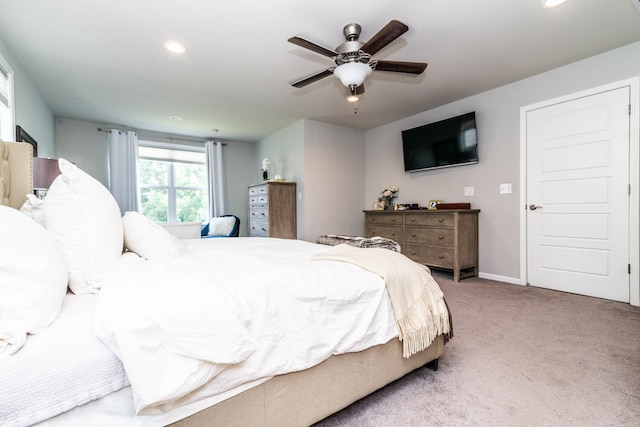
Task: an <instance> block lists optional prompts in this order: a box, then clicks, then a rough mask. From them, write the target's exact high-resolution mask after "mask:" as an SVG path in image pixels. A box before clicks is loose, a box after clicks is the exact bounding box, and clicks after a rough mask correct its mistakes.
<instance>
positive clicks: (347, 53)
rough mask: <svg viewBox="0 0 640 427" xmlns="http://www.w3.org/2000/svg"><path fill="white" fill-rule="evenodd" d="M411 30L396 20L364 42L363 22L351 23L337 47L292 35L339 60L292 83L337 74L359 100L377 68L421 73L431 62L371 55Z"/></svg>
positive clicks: (301, 84)
mask: <svg viewBox="0 0 640 427" xmlns="http://www.w3.org/2000/svg"><path fill="white" fill-rule="evenodd" d="M408 30H409V27H408V26H406V25H405V24H403V23H402V22H400V21H396V20H392V21H390V22H389V23H388V24H387V25H385V26H384V27H383V28H382V29H381V30H380V31H378V32H377V33H376V35H374V36H373V37H372V38H371V39H370V40H369V41H368V42H366V43H363V42H361V41H359V40H358V38H359V37H360V31H361V27H360V25H359V24H347V25H345V27H344V29H343V31H342V32H343V33H344V37H345V39H346V41H345V42H343V43H342V44H340V45H339V46H338V47H336V49H335V51H334V50H331V49H327V48H325V47H322V46H320V45H318V44H316V43H313V42H311V41H309V40H306V39H303V38H302V37H298V36H295V37H291V38H290V39H288V41H289V42H290V43H293V44H295V45H298V46H300V47H303V48H305V49H309V50H311V51H313V52H316V53H319V54H320V55H324V56H328V57H329V58H331V59H333V60H334V61H335V63H336V67H331V68H328V69H326V70H324V71H321V72H319V73H316V74H313V75H311V76H309V77H305V78H303V79H301V80H298V81H296V82H293V83H291V86H293V87H298V88H300V87H304V86H307V85H309V84H311V83H314V82H317V81H318V80H321V79H323V78H325V77H328V76H330V75H331V74H333V75H335V76H336V77H338V78H339V79H340V81H341V82H342V84H343V85H344V86H346V87H347V88H348V89H349V96H348V97H347V100H349V101H351V102H355V101H357V100H358V95H360V94H362V93H364V86H363V84H362V83H364V80H365V79H366V78H367V77H368V76H369V75H370V74H371V73H372V72H373V71H374V70H377V71H391V72H395V73H409V74H421V73H422V72H423V71H424V70H425V69H426V68H427V64H426V63H424V62H405V61H381V60H372V59H371V57H372V56H373V55H375V54H376V53H377V52H378V51H379V50H381V49H382V48H383V47H385V46H387V45H388V44H389V43H391V42H392V41H394V40H395V39H397V38H398V37H400V36H401V35H402V34H404V33H405V32H407V31H408Z"/></svg>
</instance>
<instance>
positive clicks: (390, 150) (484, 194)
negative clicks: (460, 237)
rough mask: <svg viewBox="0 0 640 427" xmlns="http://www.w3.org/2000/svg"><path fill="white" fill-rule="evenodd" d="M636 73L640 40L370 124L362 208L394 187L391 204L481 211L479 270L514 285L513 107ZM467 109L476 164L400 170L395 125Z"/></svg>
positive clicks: (516, 182)
mask: <svg viewBox="0 0 640 427" xmlns="http://www.w3.org/2000/svg"><path fill="white" fill-rule="evenodd" d="M636 75H640V42H638V43H633V44H630V45H628V46H625V47H623V48H620V49H616V50H613V51H610V52H606V53H604V54H601V55H597V56H595V57H592V58H589V59H586V60H583V61H580V62H576V63H574V64H570V65H568V66H565V67H561V68H558V69H556V70H552V71H549V72H546V73H543V74H539V75H537V76H534V77H531V78H528V79H524V80H521V81H519V82H516V83H513V84H510V85H507V86H503V87H500V88H497V89H495V90H491V91H488V92H485V93H481V94H478V95H475V96H472V97H469V98H465V99H462V100H459V101H456V102H453V103H451V104H447V105H444V106H442V107H439V108H435V109H433V110H429V111H425V112H423V113H420V114H417V115H415V116H412V117H408V118H405V119H403V120H399V121H397V122H394V123H390V124H388V125H385V126H381V127H379V128H376V129H372V130H370V131H368V132H367V133H366V135H365V144H366V186H365V195H366V201H365V204H363V207H365V208H367V207H369V206H370V204H371V203H373V201H375V200H376V199H377V197H378V194H379V191H380V190H381V189H382V188H384V187H385V186H388V185H397V186H399V187H400V193H399V197H398V202H399V203H410V202H414V203H420V204H421V205H424V204H426V202H427V201H428V200H430V199H442V200H443V201H446V202H470V203H471V205H472V207H473V208H479V209H481V210H482V212H481V213H480V220H479V221H480V231H479V234H480V248H479V256H480V271H481V274H482V275H483V276H485V277H491V278H495V279H498V280H504V281H508V282H514V283H518V282H519V278H520V274H521V272H520V264H519V259H520V251H519V248H520V239H519V230H520V222H519V215H520V209H522V208H523V207H521V206H520V203H519V197H520V190H519V187H520V179H519V173H520V172H519V162H520V149H519V144H520V134H519V132H520V129H519V120H520V108H521V107H523V106H526V105H530V104H533V103H536V102H540V101H543V100H546V99H551V98H555V97H559V96H563V95H567V94H570V93H574V92H578V91H581V90H585V89H588V88H592V87H596V86H601V85H604V84H607V83H611V82H616V81H619V80H623V79H626V78H630V77H633V76H636ZM469 111H476V115H477V117H476V118H477V125H478V144H479V157H480V163H479V164H477V165H468V166H460V167H455V168H449V169H440V170H434V171H424V172H417V173H405V172H404V169H403V160H402V141H401V131H402V130H404V129H408V128H411V127H415V126H418V125H422V124H426V123H430V122H434V121H437V120H441V119H444V118H447V117H450V116H454V115H458V114H462V113H466V112H469ZM632 143H635V144H638V141H632ZM633 161H635V162H638V159H633ZM500 183H511V184H512V188H513V193H512V194H509V195H500V194H499V185H500ZM638 184H640V183H638ZM465 186H474V187H475V196H473V197H465V196H464V193H463V190H464V187H465Z"/></svg>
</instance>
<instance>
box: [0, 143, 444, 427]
mask: <svg viewBox="0 0 640 427" xmlns="http://www.w3.org/2000/svg"><path fill="white" fill-rule="evenodd" d="M4 150H8V155H3V156H2V157H0V159H1V160H2V161H3V165H4V166H5V167H6V166H9V169H10V174H9V175H10V184H9V183H6V178H5V180H4V182H3V181H0V190H2V188H1V187H7V188H8V189H9V190H10V192H9V199H8V200H9V205H10V206H12V207H14V208H16V209H19V208H20V207H21V206H22V204H23V203H24V201H25V200H26V195H27V194H31V193H32V187H33V185H32V182H33V181H32V176H33V173H32V156H33V150H32V147H31V145H29V144H24V143H14V142H4V143H3V142H2V141H0V155H1V154H3V153H4ZM3 172H4V173H5V177H6V176H7V175H6V169H5V168H3V166H2V165H0V180H1V179H2V176H3V175H2V173H3ZM4 191H5V192H6V190H4ZM0 196H2V194H1V191H0ZM5 204H6V202H5ZM443 348H444V340H443V337H442V336H438V337H437V338H436V339H435V340H434V342H433V343H432V344H431V346H429V347H428V348H427V349H425V350H423V351H421V352H419V353H418V354H415V355H413V356H411V357H410V358H408V359H404V358H403V357H402V343H400V342H399V341H398V340H397V339H393V340H391V341H390V342H388V343H386V344H383V345H379V346H376V347H372V348H369V349H367V350H364V351H361V352H357V353H347V354H343V355H339V356H333V357H331V358H329V359H328V360H326V361H324V362H323V363H321V364H319V365H317V366H315V367H313V368H310V369H307V370H304V371H299V372H294V373H290V374H286V375H280V376H276V377H274V378H272V379H271V380H269V381H267V382H265V383H263V384H261V385H258V386H256V387H253V388H251V389H249V390H246V391H244V392H242V393H240V394H238V395H236V396H234V397H232V398H230V399H227V400H224V401H222V402H220V403H218V404H216V405H214V406H211V407H209V408H207V409H204V410H202V411H200V412H198V413H196V414H193V415H192V416H190V417H188V418H185V419H183V420H180V421H178V422H176V423H175V424H173V425H174V426H185V427H191V426H214V425H215V426H242V427H246V426H278V427H281V426H307V425H310V424H313V423H314V422H317V421H319V420H321V419H323V418H325V417H327V416H329V415H331V414H333V413H335V412H337V411H339V410H340V409H343V408H345V407H347V406H348V405H350V404H351V403H353V402H355V401H357V400H358V399H361V398H362V397H364V396H367V395H368V394H371V393H372V392H374V391H376V390H378V389H380V388H381V387H383V386H385V385H387V384H389V383H390V382H392V381H394V380H396V379H398V378H401V377H402V376H404V375H405V374H407V373H409V372H411V371H413V370H414V369H416V368H419V367H421V366H423V365H425V364H427V363H430V362H431V367H437V359H438V358H439V357H440V355H442V353H443Z"/></svg>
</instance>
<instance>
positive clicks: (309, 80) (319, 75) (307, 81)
mask: <svg viewBox="0 0 640 427" xmlns="http://www.w3.org/2000/svg"><path fill="white" fill-rule="evenodd" d="M331 74H333V68H329V69H327V70H324V71H320V72H319V73H316V74H313V75H311V76H309V77H305V78H304V79H302V80H298V81H297V82H293V83H291V86H293V87H298V88H300V87H305V86H307V85H310V84H311V83H314V82H317V81H318V80H322V79H324V78H325V77H329V76H330V75H331Z"/></svg>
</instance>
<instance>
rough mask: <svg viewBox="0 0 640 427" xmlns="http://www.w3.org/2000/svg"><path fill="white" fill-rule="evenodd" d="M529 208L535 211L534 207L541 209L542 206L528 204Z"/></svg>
mask: <svg viewBox="0 0 640 427" xmlns="http://www.w3.org/2000/svg"><path fill="white" fill-rule="evenodd" d="M529 209H530V210H532V211H535V210H536V209H542V206H538V205H529Z"/></svg>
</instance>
